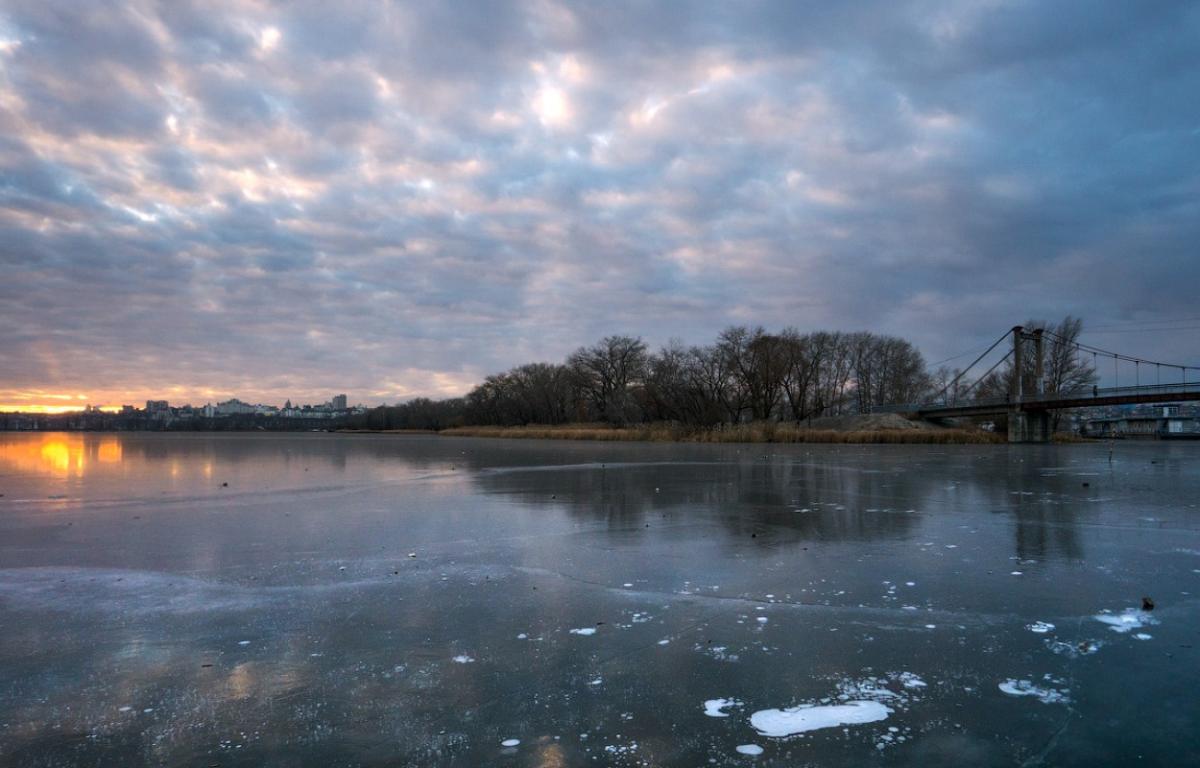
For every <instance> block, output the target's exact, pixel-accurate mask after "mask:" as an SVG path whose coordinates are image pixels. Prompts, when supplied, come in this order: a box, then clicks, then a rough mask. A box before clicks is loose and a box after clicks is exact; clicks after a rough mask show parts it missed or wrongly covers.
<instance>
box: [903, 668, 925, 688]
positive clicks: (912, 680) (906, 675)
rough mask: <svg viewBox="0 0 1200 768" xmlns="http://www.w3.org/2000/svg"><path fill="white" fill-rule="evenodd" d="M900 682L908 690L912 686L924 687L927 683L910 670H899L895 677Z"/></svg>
mask: <svg viewBox="0 0 1200 768" xmlns="http://www.w3.org/2000/svg"><path fill="white" fill-rule="evenodd" d="M897 679H898V680H899V681H900V683H901V684H902V685H903V686H904V687H905V688H908V689H909V690H911V689H913V688H924V687H925V686H926V685H927V683H926V682H925V681H924V680H922V679H921V678H919V677H917V676H916V675H914V674H913V673H912V672H901V673H900V676H899V677H898V678H897Z"/></svg>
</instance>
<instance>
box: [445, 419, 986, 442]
mask: <svg viewBox="0 0 1200 768" xmlns="http://www.w3.org/2000/svg"><path fill="white" fill-rule="evenodd" d="M439 434H442V435H452V436H460V437H499V438H527V439H537V440H625V441H634V442H692V443H879V444H905V445H981V444H993V443H1003V442H1005V438H1004V436H1003V435H999V434H996V433H994V432H984V431H982V430H974V429H860V430H833V429H809V428H806V427H803V426H801V425H797V424H786V423H775V422H757V423H753V424H730V425H723V426H720V427H711V428H702V427H700V428H697V427H684V426H682V425H678V424H644V425H637V426H631V427H610V426H605V425H592V424H565V425H561V426H545V425H528V426H522V427H455V428H453V429H444V430H442V431H441V432H440V433H439Z"/></svg>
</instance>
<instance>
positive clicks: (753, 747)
mask: <svg viewBox="0 0 1200 768" xmlns="http://www.w3.org/2000/svg"><path fill="white" fill-rule="evenodd" d="M734 749H736V750H737V751H738V754H741V755H761V754H762V753H763V748H762V747H760V746H758V745H757V744H738V745H737V746H736V747H734Z"/></svg>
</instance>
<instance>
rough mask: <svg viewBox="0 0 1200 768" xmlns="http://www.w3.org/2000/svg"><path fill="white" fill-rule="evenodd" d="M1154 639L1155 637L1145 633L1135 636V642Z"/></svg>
mask: <svg viewBox="0 0 1200 768" xmlns="http://www.w3.org/2000/svg"><path fill="white" fill-rule="evenodd" d="M1152 637H1154V635H1147V634H1146V633H1145V632H1138V633H1137V634H1136V635H1134V636H1133V639H1134V640H1149V639H1150V638H1152Z"/></svg>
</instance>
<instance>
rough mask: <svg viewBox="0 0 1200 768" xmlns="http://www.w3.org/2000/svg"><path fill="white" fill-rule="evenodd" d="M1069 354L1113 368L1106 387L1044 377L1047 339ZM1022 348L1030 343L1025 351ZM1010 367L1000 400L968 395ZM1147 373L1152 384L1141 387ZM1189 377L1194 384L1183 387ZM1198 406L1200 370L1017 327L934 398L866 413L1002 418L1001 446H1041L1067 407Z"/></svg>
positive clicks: (1048, 438) (1186, 384)
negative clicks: (1065, 384) (975, 372)
mask: <svg viewBox="0 0 1200 768" xmlns="http://www.w3.org/2000/svg"><path fill="white" fill-rule="evenodd" d="M1009 339H1011V342H1012V344H1011V347H1010V348H1009V349H1008V353H1007V354H1005V355H1004V356H1003V357H1001V358H1000V359H999V360H997V361H996V362H995V363H994V364H993V365H992V366H991V367H990V368H988V369H987V370H986V371H984V372H983V373H982V374H980V375H979V376H978V377H977V378H976V379H975V381H974V383H972V384H970V385H969V386H960V382H962V381H963V380H964V379H965V377H966V376H967V374H968V372H970V371H971V370H972V369H973V368H975V366H976V365H979V364H980V363H981V362H982V361H984V360H985V359H986V358H987V357H988V355H990V354H991V353H992V352H993V351H994V350H995V349H996V348H997V347H999V346H1000V345H1001V344H1002V343H1003V342H1005V341H1006V340H1009ZM1047 339H1049V340H1050V342H1051V343H1052V344H1054V345H1056V346H1057V347H1058V349H1057V352H1058V353H1059V354H1060V355H1061V354H1062V353H1063V352H1064V351H1065V352H1066V353H1068V354H1070V355H1073V356H1083V357H1086V356H1087V355H1091V356H1092V368H1093V370H1095V371H1096V372H1097V373H1099V370H1098V369H1097V365H1098V364H1099V361H1100V360H1101V359H1104V360H1105V361H1106V362H1107V360H1109V359H1111V360H1112V362H1113V386H1109V387H1099V386H1095V385H1092V384H1088V385H1086V386H1076V387H1069V388H1063V389H1060V388H1058V387H1057V386H1055V383H1054V382H1053V381H1048V379H1047V376H1046V355H1045V351H1046V341H1047ZM1027 345H1032V346H1031V347H1030V346H1027ZM1009 361H1011V369H1010V370H1009V372H1008V375H1007V376H1005V377H1003V378H1004V380H1005V384H1006V385H1007V389H1008V391H1007V392H1005V394H1004V395H1002V396H990V397H979V396H972V392H973V391H977V389H978V387H979V385H980V384H981V383H983V382H984V381H986V380H987V379H988V377H989V376H990V375H991V374H992V373H993V372H994V371H996V369H998V368H999V367H1000V366H1001V365H1003V364H1004V363H1006V362H1009ZM1122 363H1124V364H1125V366H1126V376H1128V375H1129V372H1128V368H1129V366H1130V364H1132V367H1133V377H1132V378H1133V382H1132V383H1130V384H1125V385H1122V384H1121V381H1120V371H1121V368H1120V366H1121V364H1122ZM1164 371H1165V372H1166V373H1167V378H1169V379H1170V378H1174V376H1175V375H1178V381H1171V382H1168V383H1165V384H1164V383H1162V378H1163V373H1164ZM1151 372H1153V382H1154V383H1149V382H1147V383H1146V384H1143V383H1142V377H1143V375H1145V376H1146V378H1147V379H1149V378H1150V375H1151ZM1189 376H1190V377H1191V378H1192V379H1193V380H1191V381H1189V380H1188V379H1189ZM1193 400H1200V367H1197V366H1192V365H1180V364H1178V363H1165V362H1161V361H1155V360H1146V359H1143V358H1140V357H1137V356H1134V355H1125V354H1121V353H1119V352H1112V351H1109V350H1105V349H1100V348H1099V347H1094V346H1091V345H1089V344H1083V343H1081V342H1079V341H1077V340H1075V339H1068V338H1064V337H1062V336H1059V335H1057V334H1055V333H1054V332H1052V331H1050V330H1048V329H1043V328H1036V329H1033V330H1026V329H1025V328H1023V327H1022V326H1016V327H1014V328H1013V329H1012V330H1011V331H1006V332H1005V333H1004V334H1003V335H1001V336H1000V338H998V339H996V341H995V342H993V343H992V345H991V346H990V347H988V348H987V350H986V351H984V352H983V354H981V355H979V357H977V358H975V360H974V361H973V362H972V363H971V364H970V365H968V366H967V367H966V368H964V369H963V370H962V371H960V372H959V373H958V375H956V376H955V377H954V379H953V380H951V381H950V383H949V384H947V385H946V386H944V387H943V388H942V389H941V391H940V392H938V394H937V395H935V397H934V399H933V400H932V401H930V402H927V403H896V404H891V405H882V406H877V407H875V408H873V409H872V411H874V412H881V413H904V414H909V415H911V416H914V417H918V418H922V419H930V420H940V419H953V418H972V417H986V416H1007V417H1008V441H1009V442H1010V443H1044V442H1049V440H1050V437H1051V434H1050V433H1051V423H1052V419H1051V417H1050V412H1051V411H1056V410H1062V409H1066V408H1085V407H1094V406H1110V405H1132V404H1153V403H1179V402H1186V401H1193Z"/></svg>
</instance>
